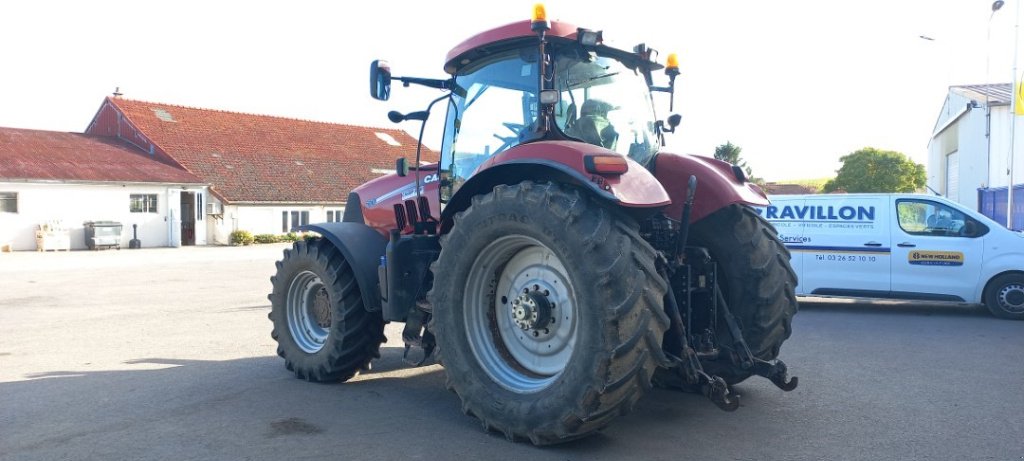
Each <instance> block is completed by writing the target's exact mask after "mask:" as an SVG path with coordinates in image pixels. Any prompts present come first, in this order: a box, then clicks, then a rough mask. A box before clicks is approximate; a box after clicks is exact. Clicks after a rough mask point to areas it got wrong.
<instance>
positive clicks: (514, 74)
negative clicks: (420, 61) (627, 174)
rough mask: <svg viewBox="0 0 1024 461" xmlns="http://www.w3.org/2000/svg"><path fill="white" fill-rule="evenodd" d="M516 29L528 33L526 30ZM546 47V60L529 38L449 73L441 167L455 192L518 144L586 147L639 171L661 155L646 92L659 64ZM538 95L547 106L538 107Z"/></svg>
mask: <svg viewBox="0 0 1024 461" xmlns="http://www.w3.org/2000/svg"><path fill="white" fill-rule="evenodd" d="M518 25H519V26H520V27H521V28H522V29H523V30H524V31H526V32H529V23H520V24H518ZM556 26H559V24H558V23H556ZM564 28H566V27H557V28H553V30H560V29H564ZM572 30H573V32H574V34H573V35H577V36H580V35H581V34H577V33H576V30H577V29H575V28H572ZM548 41H549V43H548V46H547V47H545V52H546V56H545V59H541V58H540V54H539V49H538V46H537V39H536V37H526V38H521V39H516V40H507V41H505V42H504V43H500V44H498V45H492V46H490V47H486V46H484V48H485V49H486V51H487V52H486V54H484V52H479V51H478V52H475V53H473V54H474V56H473V59H472V60H470V59H468V58H466V59H464V61H466V64H464V65H462V66H454V65H453V66H449V68H451V69H453V70H454V77H453V85H454V91H453V95H452V98H451V102H450V105H449V108H448V120H447V123H446V124H445V125H446V127H447V129H446V132H445V136H444V141H443V144H442V147H441V153H442V161H441V165H442V169H443V170H446V171H450V172H451V175H452V178H453V179H454V180H455V182H456V184H457V183H458V182H459V181H464V180H465V179H467V178H469V177H470V176H472V174H473V173H474V172H475V171H476V169H477V168H478V167H479V166H480V165H481V164H482V163H483V162H484V161H486V160H487V159H489V158H491V157H492V156H494V155H497V154H500V153H502V152H504V151H506V150H508V149H510V148H513V147H515V146H517V145H519V144H523V143H529V142H535V141H540V140H572V141H579V142H585V143H588V144H592V145H594V146H598V147H601V148H603V149H606V150H608V151H613V152H617V153H619V154H620V155H624V156H629V157H630V158H632V159H633V160H634V161H636V162H637V163H639V164H641V165H647V164H648V163H649V162H650V160H651V159H652V158H653V157H654V154H655V153H656V152H657V151H658V149H659V148H660V146H661V140H660V138H659V136H658V126H659V125H658V123H657V117H656V116H655V112H654V106H653V104H652V98H651V92H650V85H649V84H648V82H649V81H650V71H651V69H652V68H654V67H655V66H658V65H657V64H654V63H652V62H650V61H647V60H646V59H643V56H641V55H639V54H637V53H626V52H622V51H620V50H615V49H613V48H610V47H606V46H603V45H600V44H595V45H590V46H587V45H584V44H582V43H581V41H580V40H578V39H575V37H573V36H572V35H570V36H569V37H551V38H549V39H548ZM481 46H483V45H481ZM455 59H456V60H458V59H459V58H455ZM542 64H543V65H542ZM658 67H660V66H658ZM542 72H543V73H544V76H543V77H541V73H542ZM542 87H543V89H541V88H542ZM538 92H541V93H542V94H546V96H545V98H548V99H547V100H544V101H542V100H539V99H538Z"/></svg>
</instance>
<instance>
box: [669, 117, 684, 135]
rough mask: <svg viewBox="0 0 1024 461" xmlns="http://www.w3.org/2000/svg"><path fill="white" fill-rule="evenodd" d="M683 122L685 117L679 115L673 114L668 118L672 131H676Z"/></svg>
mask: <svg viewBox="0 0 1024 461" xmlns="http://www.w3.org/2000/svg"><path fill="white" fill-rule="evenodd" d="M682 121H683V116H682V115H679V114H672V115H669V116H668V127H669V130H670V131H675V130H676V127H677V126H679V124H680V123H681V122H682Z"/></svg>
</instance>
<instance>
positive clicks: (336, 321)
mask: <svg viewBox="0 0 1024 461" xmlns="http://www.w3.org/2000/svg"><path fill="white" fill-rule="evenodd" d="M270 281H271V283H272V284H273V287H274V288H273V292H272V293H271V294H270V295H269V296H267V297H268V298H269V299H270V303H271V310H270V314H269V315H268V317H269V318H270V320H271V321H273V322H274V329H273V331H272V332H271V337H273V338H274V339H275V340H276V341H277V343H278V344H277V355H279V356H281V357H282V358H284V360H285V366H286V367H287V368H288V369H289V370H291V371H293V372H294V373H295V376H296V377H298V378H301V379H305V380H308V381H316V382H331V381H346V380H348V379H351V378H352V377H353V376H355V375H356V373H358V372H359V371H360V370H363V369H366V368H367V367H368V366H369V363H370V361H371V360H373V359H374V358H376V357H379V356H380V354H379V348H380V344H381V343H382V342H383V341H384V321H383V319H382V317H381V314H380V312H367V311H366V309H365V308H364V307H363V300H362V296H361V294H360V292H359V285H358V284H357V283H356V280H355V274H354V273H353V272H352V268H351V266H349V264H348V262H347V261H345V257H344V256H343V255H342V254H341V252H340V251H338V249H337V248H335V247H334V245H333V244H331V243H330V242H329V241H327V240H325V239H315V240H311V241H298V242H295V244H294V245H293V246H292V248H291V249H288V250H285V251H284V259H282V260H281V261H278V262H277V274H276V275H274V276H273V277H271V278H270Z"/></svg>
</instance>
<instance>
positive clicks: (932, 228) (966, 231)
mask: <svg viewBox="0 0 1024 461" xmlns="http://www.w3.org/2000/svg"><path fill="white" fill-rule="evenodd" d="M896 216H897V219H898V221H899V224H900V229H903V232H906V233H908V234H911V235H929V236H933V237H980V236H982V235H985V234H986V233H988V227H986V226H985V225H984V224H981V223H980V222H978V221H976V220H974V219H973V218H971V217H970V216H967V215H965V214H963V213H961V212H960V211H958V210H956V209H955V208H953V207H950V206H948V205H946V204H943V203H939V202H933V201H931V200H913V199H908V200H897V201H896Z"/></svg>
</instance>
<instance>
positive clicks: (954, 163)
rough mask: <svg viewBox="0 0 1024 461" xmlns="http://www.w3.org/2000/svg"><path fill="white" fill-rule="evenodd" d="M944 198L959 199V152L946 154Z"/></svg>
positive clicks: (956, 200)
mask: <svg viewBox="0 0 1024 461" xmlns="http://www.w3.org/2000/svg"><path fill="white" fill-rule="evenodd" d="M946 198H948V199H950V200H952V201H954V202H958V201H960V152H958V151H953V152H951V153H949V154H947V155H946Z"/></svg>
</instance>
